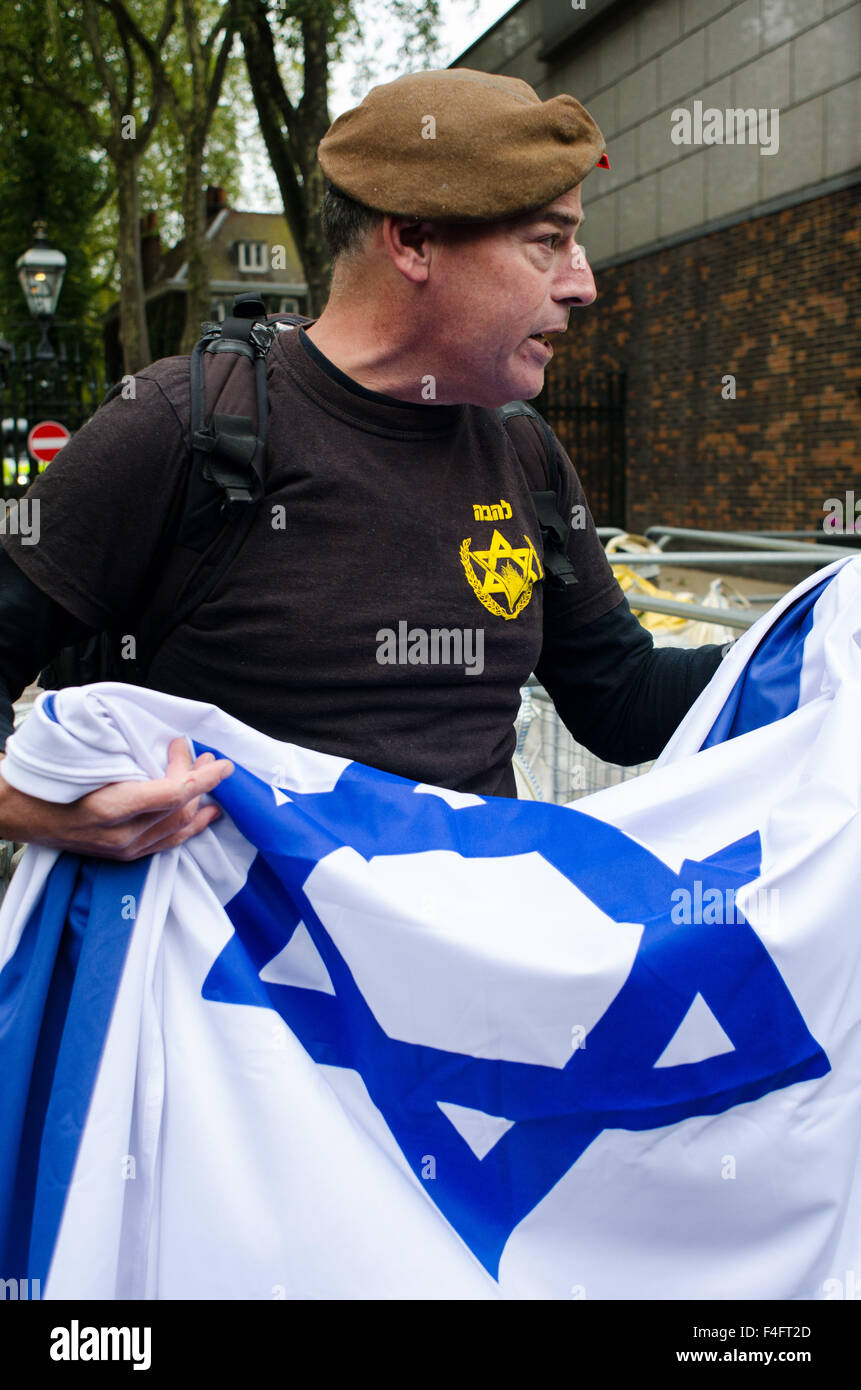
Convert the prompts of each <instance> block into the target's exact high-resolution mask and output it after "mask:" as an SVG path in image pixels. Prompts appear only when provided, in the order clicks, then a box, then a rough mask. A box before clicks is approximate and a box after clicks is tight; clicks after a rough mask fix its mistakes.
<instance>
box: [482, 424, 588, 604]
mask: <svg viewBox="0 0 861 1390" xmlns="http://www.w3.org/2000/svg"><path fill="white" fill-rule="evenodd" d="M496 413H497V415H498V417H499V419H500V420H501V422H502V425H503V428H504V429H505V432H506V434H507V435H508V437H509V439H510V440H511V442H512V444H513V445H514V448H515V451H516V453H517V457H518V458H519V460H520V462H521V465H522V467H523V471H524V473H525V474H526V477H527V479H528V480H529V481H530V482H534V481H536V480H537V479H539V478H540V479H542V480H543V481H544V482H545V484H546V486H545V487H544V488H540V487H538V488H535V489H533V490H532V491H530V494H529V495H530V497H531V498H532V505H533V506H534V508H535V514H536V516H537V517H538V525H539V527H540V529H541V540H542V543H543V546H544V569H545V571H546V573H547V576H548V580H549V582H550V584H552V585H553V587H554V588H566V589H567V588H569V587H570V586H571V585H572V584H576V583H577V576H576V575H575V573H574V567H573V565H572V564H571V561H570V559H569V558H568V552H567V550H566V545H567V541H568V535H569V532H570V527H569V526H567V525H566V523H565V521H564V520H563V519H562V517H561V515H560V513H559V485H560V482H561V473H560V469H559V457H558V454H557V452H556V440H555V437H554V435H553V431H552V430H551V428H550V426H549V425H548V423H547V421H546V420H545V419H544V416H543V415H540V414H539V413H538V411H537V410H535V409H534V407H533V406H531V405H528V404H527V402H526V401H509V402H508V404H507V405H503V406H500V407H499V409H498V410H497V412H496Z"/></svg>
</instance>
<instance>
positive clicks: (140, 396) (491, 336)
mask: <svg viewBox="0 0 861 1390" xmlns="http://www.w3.org/2000/svg"><path fill="white" fill-rule="evenodd" d="M603 149H604V142H603V139H602V137H601V133H600V131H599V130H598V127H597V126H596V125H595V123H594V121H593V120H592V119H591V117H590V116H589V114H588V112H586V111H585V110H584V108H583V107H582V106H581V105H580V104H579V102H577V101H575V99H574V98H573V97H569V96H561V97H555V98H553V99H552V100H550V101H547V102H541V101H540V99H539V98H538V97H537V95H536V94H535V92H533V91H532V89H531V88H530V87H528V86H527V85H526V84H525V83H523V82H519V81H517V80H516V79H512V78H504V77H498V76H493V75H489V74H485V73H478V72H471V71H469V70H467V69H456V70H446V71H443V72H430V73H417V74H412V75H410V76H408V77H404V78H400V79H398V81H396V82H392V83H388V84H385V85H383V86H381V87H377V88H375V89H374V90H373V91H372V92H371V93H370V94H369V95H368V97H366V99H365V101H364V102H363V103H362V104H361V105H360V106H359V107H357V108H356V109H355V110H353V111H350V112H347V113H346V114H345V115H343V116H341V117H339V118H338V120H336V121H335V122H334V124H333V126H332V127H331V129H330V130H329V132H328V133H327V135H326V137H325V138H324V140H323V141H322V142H321V145H320V149H319V157H320V163H321V166H322V168H323V172H324V173H325V175H326V176H327V179H328V180H329V184H330V188H329V191H328V193H327V197H326V202H325V207H324V226H325V228H326V231H327V235H328V237H329V239H330V242H331V245H332V250H333V254H334V273H333V280H332V290H331V296H330V299H329V302H328V303H327V305H326V308H325V310H324V311H323V313H322V314H321V316H320V318H319V319H318V320H316V321H315V322H314V323H313V324H311V325H310V326H309V327H308V328H307V332H306V331H304V330H302V329H301V328H299V329H297V330H295V331H292V332H285V333H282V334H280V335H279V337H278V339H277V341H276V342H275V343H274V344H273V347H272V349H271V350H270V353H269V357H268V360H267V371H268V383H269V396H270V424H269V444H268V461H267V491H266V498H265V499H264V502H263V503H262V504H261V505H260V507H259V509H258V514H257V515H256V517H255V523H254V527H253V529H252V531H251V533H250V535H249V538H248V540H246V542H245V543H244V546H243V549H242V550H241V552H240V554H239V557H238V558H237V559H236V560H235V561H234V563H233V565H232V566H231V568H230V570H229V572H228V573H227V575H226V576H225V578H224V579H223V580H222V581H221V582H220V583H219V585H218V586H217V588H216V591H215V593H214V594H213V595H212V596H211V598H210V599H208V600H207V602H206V603H204V604H203V605H202V606H201V608H200V609H199V610H198V611H196V612H195V613H193V614H192V615H191V616H190V618H189V619H188V620H187V621H185V622H183V623H182V624H180V626H179V627H177V628H176V629H175V631H174V632H173V633H172V634H171V635H170V636H169V637H168V638H167V639H166V640H165V642H164V643H163V644H162V646H161V647H160V649H159V651H158V653H157V655H156V657H155V659H154V661H153V663H152V666H151V668H150V671H149V675H148V683H149V684H150V685H152V686H154V687H155V688H157V689H162V690H165V691H167V692H169V693H172V694H176V695H183V696H188V697H191V698H197V699H204V700H207V701H211V702H212V703H215V704H218V705H220V706H221V707H222V708H223V709H226V710H227V711H228V712H229V713H232V714H235V715H236V716H237V717H238V718H241V719H243V720H244V721H245V722H247V723H249V724H251V725H253V726H255V727H256V728H259V729H262V730H263V731H264V732H266V733H269V734H271V735H272V736H273V737H275V738H278V739H284V740H290V741H292V742H295V743H298V744H301V745H304V746H308V747H315V748H319V749H321V750H323V751H326V752H332V753H336V754H339V755H341V756H344V757H351V758H357V759H359V760H361V761H363V762H366V763H370V764H372V765H375V766H377V767H381V768H384V769H386V770H388V771H392V772H396V773H399V774H401V775H404V776H407V777H411V778H415V779H416V780H419V781H426V782H433V783H437V784H440V785H445V786H450V787H455V788H458V789H460V790H463V791H469V792H476V793H479V794H483V795H513V794H514V782H513V775H512V772H511V753H512V750H513V744H514V734H513V728H512V725H513V720H514V717H515V715H516V712H517V708H518V703H519V695H518V692H519V688H520V686H521V685H522V684H523V682H524V681H525V680H526V678H527V676H528V675H529V673H530V671H532V670H533V669H534V670H535V671H536V672H537V674H538V676H539V678H540V679H541V680H542V681H543V683H544V685H545V686H546V687H547V689H548V690H549V691H550V693H551V694H552V695H553V697H554V700H555V702H556V705H557V709H558V710H559V712H560V714H561V716H562V718H563V719H564V720H565V722H566V724H567V725H568V727H569V728H570V729H571V730H572V732H573V733H574V735H575V737H576V738H578V739H579V740H580V741H581V742H584V743H586V744H587V745H588V746H589V747H590V748H592V749H593V750H594V751H596V752H598V753H599V754H601V755H602V756H605V757H608V758H611V759H612V760H614V761H618V762H637V761H641V760H643V759H645V758H649V757H653V756H655V755H656V754H657V753H658V752H659V751H660V748H661V747H662V746H663V744H664V743H665V742H666V740H667V739H668V737H669V736H670V734H671V733H672V731H673V730H674V729H675V727H676V725H677V724H678V722H679V720H680V719H681V718H682V716H683V715H684V713H685V712H686V711H687V709H688V708H689V707H690V705H691V703H692V702H693V700H694V699H695V698H696V696H697V695H698V694H699V693H700V691H701V690H702V689H703V687H704V686H705V685H706V683H707V682H708V680H709V679H710V677H711V675H712V673H713V672H714V670H715V669H716V666H717V664H718V663H719V661H720V659H721V650H720V649H719V648H717V647H708V648H701V649H699V650H698V651H687V652H683V651H677V650H676V651H672V650H664V651H660V652H657V651H655V650H654V649H653V646H652V642H651V638H650V637H649V636H648V635H647V634H646V633H645V632H644V631H643V629H642V628H641V627H640V626H639V624H638V623H637V622H636V620H635V619H634V618H633V616H632V615H631V613H630V610H629V608H628V605H627V603H626V602H625V600H624V598H623V596H622V593H621V590H620V589H619V587H618V585H617V583H616V581H615V579H614V577H613V575H612V572H611V570H610V568H609V565H608V563H607V561H606V559H605V557H604V554H603V551H602V549H601V547H600V544H599V542H598V539H597V536H596V535H595V531H594V527H593V526H592V523H591V518H589V516H588V512H587V510H586V507H585V499H584V498H583V494H582V490H581V489H580V485H579V482H578V480H577V477H576V474H575V473H574V470H573V468H572V467H571V464H570V461H569V460H568V459H567V457H566V456H565V455H564V452H563V451H562V450H561V446H559V445H558V444H557V443H555V442H554V445H553V447H554V449H557V450H558V462H559V468H560V472H561V477H562V481H561V487H560V490H559V493H558V503H559V510H560V513H561V515H562V516H563V517H565V518H566V519H567V518H570V517H577V518H578V520H580V521H581V522H582V524H581V525H578V526H576V527H575V528H572V529H571V531H570V533H569V536H568V540H567V554H568V557H569V559H570V562H571V565H572V566H573V570H574V576H575V579H576V582H575V583H574V584H571V585H569V586H568V587H566V588H558V589H557V588H555V587H553V586H552V585H551V584H550V583H549V582H548V577H547V575H546V574H545V561H546V556H544V555H543V551H542V545H541V532H540V529H539V526H538V524H537V517H536V514H535V510H534V507H533V504H532V501H531V499H530V495H529V494H530V491H531V490H534V489H539V490H540V489H542V488H546V487H547V477H548V476H549V475H548V474H546V473H545V474H544V476H535V477H532V478H527V476H526V473H525V471H524V465H523V463H522V461H521V460H520V459H519V457H518V455H517V453H516V452H515V450H514V448H513V446H512V444H511V442H510V440H509V439H508V437H507V436H506V434H505V431H504V429H503V427H502V425H501V423H500V421H499V420H498V418H497V417H496V415H495V414H494V413H493V412H494V408H495V407H497V406H500V405H502V404H504V403H505V402H507V401H510V400H512V399H518V398H529V397H532V396H535V395H536V394H537V393H538V392H539V391H540V389H541V386H542V384H543V379H544V370H545V367H546V365H547V363H548V362H549V360H550V358H551V357H552V347H551V345H550V342H549V338H550V336H551V335H554V334H557V333H561V332H563V331H564V330H565V329H566V327H567V324H568V316H569V311H570V310H571V309H572V308H575V309H582V308H585V307H587V306H588V305H589V304H591V303H592V302H593V300H594V299H595V296H596V290H595V283H594V280H593V277H592V272H591V270H590V269H589V266H588V262H587V260H586V257H585V253H583V252H582V250H581V249H580V248H579V247H578V245H577V242H576V235H577V231H578V228H579V226H580V224H581V222H582V220H583V214H582V205H581V193H580V184H581V182H582V180H583V179H584V178H585V176H586V175H587V174H588V173H589V172H590V171H591V170H592V169H593V168H594V167H595V166H596V164H598V163H599V162H606V161H605V159H604V156H603ZM188 400H189V388H188V359H184V358H171V359H166V360H164V361H162V362H159V363H156V364H154V365H153V366H152V367H150V368H147V369H146V370H145V371H144V372H142V373H140V374H139V375H138V378H137V379H136V392H135V399H134V400H124V399H121V398H117V399H115V400H113V401H111V402H109V403H108V404H107V405H105V406H104V407H103V408H102V409H100V410H99V411H98V412H97V413H96V415H95V417H94V418H93V420H92V421H91V422H90V423H89V424H88V425H87V426H85V428H84V429H83V430H81V431H80V432H79V433H78V435H77V436H76V437H75V439H74V440H73V441H72V442H71V443H70V444H68V445H67V446H66V448H65V449H64V451H63V453H62V454H61V455H60V457H59V458H58V459H57V461H55V462H54V463H53V464H52V466H51V468H50V469H49V470H48V471H47V472H46V473H45V474H44V475H43V476H42V477H41V478H40V479H39V480H38V481H37V482H36V483H35V484H34V486H33V488H32V489H31V495H32V496H33V497H34V498H36V497H38V498H39V500H40V505H41V533H42V534H41V539H40V542H39V544H38V545H35V546H31V547H29V548H28V547H26V546H25V545H23V544H21V543H19V539H18V538H16V537H13V536H7V537H5V538H4V547H5V550H6V552H7V555H6V556H2V569H0V581H2V590H0V677H2V678H3V679H4V680H5V682H6V685H7V687H8V689H9V694H10V697H11V696H12V694H13V692H14V691H16V690H19V689H21V688H22V687H23V685H25V684H26V683H27V681H28V680H30V679H32V678H33V676H34V674H35V672H36V671H37V670H38V669H39V667H40V665H41V664H42V663H43V662H44V661H45V660H46V659H47V658H48V657H49V656H50V655H51V653H52V652H53V651H54V650H55V649H56V648H57V647H58V646H60V645H62V644H63V643H65V642H68V641H70V640H73V639H74V638H75V637H77V636H78V635H80V634H81V633H84V632H88V631H93V630H98V629H100V628H101V627H104V626H106V625H107V624H109V623H111V622H115V621H117V620H118V619H121V618H122V616H123V614H124V613H127V612H133V611H135V603H136V601H137V602H139V601H140V591H141V588H142V586H143V585H144V584H145V581H146V576H147V574H148V573H150V572H151V570H150V567H151V563H152V556H153V555H154V554H156V553H157V551H158V545H159V539H160V537H161V536H162V535H163V533H164V530H165V527H166V525H167V521H168V517H169V514H170V508H171V502H172V499H173V498H175V497H176V495H177V491H178V479H179V478H180V477H181V476H182V469H183V466H184V464H185V459H186V452H187V434H188ZM542 471H543V470H542V468H541V466H539V473H541V472H542ZM441 631H445V633H446V634H447V638H448V642H449V649H448V652H447V654H446V656H444V657H443V658H442V659H437V660H436V661H434V658H433V650H434V649H433V646H432V644H433V641H434V634H435V633H436V634H437V641H438V640H439V639H438V635H439V633H440V632H441ZM395 634H398V635H397V637H396V636H395ZM455 636H457V637H459V639H460V645H459V647H458V648H457V650H454V658H455V659H453V658H452V650H453V649H452V647H451V643H452V640H453V637H455ZM404 637H405V638H406V641H405V640H403V639H404ZM458 651H459V653H460V656H459V658H458ZM479 652H480V654H481V660H480V663H479V661H478V654H479ZM436 654H437V658H439V657H440V651H439V648H438V647H437V649H436ZM1 766H2V764H0V767H1ZM231 771H232V768H231V765H230V764H229V763H226V762H224V761H219V762H215V761H213V760H212V759H211V758H209V757H204V758H202V759H198V760H197V762H196V763H195V764H194V766H192V765H191V762H190V758H189V755H188V753H187V751H186V749H185V745H184V743H182V741H179V740H177V741H176V742H175V743H174V744H173V745H172V748H171V754H170V760H169V763H168V768H167V775H166V777H165V778H164V779H161V780H158V781H153V782H150V783H145V784H125V785H113V786H107V787H105V788H103V789H101V790H100V791H98V792H94V793H92V794H91V795H90V796H87V797H83V798H81V800H80V801H79V802H75V803H72V804H71V805H70V806H62V807H58V806H53V805H49V804H48V803H44V802H38V801H35V800H34V799H33V798H30V797H27V796H24V795H23V794H21V793H19V792H17V791H15V790H13V789H12V788H11V787H9V786H8V785H6V784H5V783H4V782H3V781H2V778H0V834H2V835H4V836H6V837H7V838H9V839H15V840H27V841H29V842H35V843H40V844H46V845H53V846H57V847H59V848H68V849H74V850H77V851H79V852H84V853H94V854H100V855H106V856H108V857H114V858H119V859H132V858H137V857H140V856H141V855H144V854H148V853H152V852H155V851H157V850H160V849H166V848H171V847H173V846H175V845H177V844H181V843H182V842H183V841H184V840H186V839H188V838H189V837H190V836H191V835H194V834H196V833H198V832H199V831H200V830H201V829H203V828H204V826H206V825H207V824H209V823H210V821H211V820H212V819H214V817H215V816H216V815H217V814H218V811H217V809H216V808H215V807H213V806H211V805H201V797H202V796H203V795H205V794H206V793H207V792H209V791H211V790H212V789H213V788H214V787H215V786H216V785H217V783H218V782H219V781H220V780H221V778H222V777H224V776H227V775H229V774H230V772H231Z"/></svg>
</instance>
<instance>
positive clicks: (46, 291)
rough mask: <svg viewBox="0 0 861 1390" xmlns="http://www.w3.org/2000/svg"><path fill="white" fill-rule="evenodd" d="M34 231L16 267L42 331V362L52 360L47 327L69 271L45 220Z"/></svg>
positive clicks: (40, 354)
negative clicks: (51, 241) (51, 242)
mask: <svg viewBox="0 0 861 1390" xmlns="http://www.w3.org/2000/svg"><path fill="white" fill-rule="evenodd" d="M33 231H34V232H35V241H34V243H33V245H32V246H31V247H30V250H29V251H25V252H24V254H23V256H19V257H18V259H17V261H16V262H15V269H16V270H17V271H18V279H19V280H20V282H21V288H22V290H23V291H24V298H25V299H26V300H27V308H28V309H29V310H30V313H31V314H32V315H33V317H34V318H35V320H36V322H37V323H38V325H39V328H40V330H41V334H42V336H41V339H40V342H39V346H38V348H37V349H36V357H37V359H39V360H42V361H53V360H54V349H53V348H52V347H51V344H50V341H49V339H48V329H49V328H50V326H51V320H52V318H53V315H54V310H55V309H56V307H57V300H58V299H59V298H60V289H61V288H62V284H63V276H64V275H65V273H66V257H65V256H64V255H63V253H62V251H57V250H55V248H54V247H53V246H49V245H48V240H47V237H46V236H45V223H44V222H43V221H42V219H41V218H40V219H39V221H38V222H34V223H33Z"/></svg>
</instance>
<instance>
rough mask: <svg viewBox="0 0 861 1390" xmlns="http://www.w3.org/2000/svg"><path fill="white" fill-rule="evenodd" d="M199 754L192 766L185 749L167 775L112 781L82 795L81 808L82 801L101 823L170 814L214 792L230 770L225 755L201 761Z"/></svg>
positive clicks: (230, 763) (231, 769)
mask: <svg viewBox="0 0 861 1390" xmlns="http://www.w3.org/2000/svg"><path fill="white" fill-rule="evenodd" d="M203 756H205V755H202V757H203ZM202 757H201V758H200V759H198V760H197V762H196V764H195V766H194V767H193V768H192V767H191V759H190V757H189V754H188V750H187V749H186V750H185V753H184V761H183V758H180V756H179V755H176V756H175V758H174V763H173V770H172V772H170V773H169V774H168V775H167V776H165V777H157V778H154V779H153V780H152V781H149V782H113V783H111V784H109V785H108V786H106V787H100V788H99V790H98V791H95V792H91V793H90V794H89V796H86V797H82V798H81V804H82V807H83V806H84V803H86V810H87V811H88V812H89V813H90V814H91V815H92V817H93V819H94V820H95V821H96V822H97V823H100V824H103V825H118V824H121V823H122V822H123V821H128V820H132V819H134V818H135V817H137V816H142V815H150V816H153V817H154V818H155V819H159V818H160V817H164V816H168V815H172V814H173V813H174V812H176V811H178V810H180V809H181V808H182V807H183V806H185V805H186V804H187V803H188V802H190V801H194V800H195V799H197V798H200V797H201V796H205V795H206V794H207V793H208V792H211V791H214V790H215V788H216V787H217V786H218V784H219V782H222V781H223V780H224V778H225V777H229V776H230V775H231V773H232V772H233V770H234V769H233V763H232V762H230V761H229V759H227V758H217V759H212V760H211V761H209V762H203V761H202ZM168 766H169V767H170V761H169V763H168ZM189 769H190V770H189Z"/></svg>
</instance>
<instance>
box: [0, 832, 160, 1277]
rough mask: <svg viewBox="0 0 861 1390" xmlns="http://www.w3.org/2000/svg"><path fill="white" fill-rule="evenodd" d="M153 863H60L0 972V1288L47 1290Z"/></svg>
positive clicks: (73, 859) (70, 858) (65, 859)
mask: <svg viewBox="0 0 861 1390" xmlns="http://www.w3.org/2000/svg"><path fill="white" fill-rule="evenodd" d="M149 863H150V861H149V858H146V859H141V860H136V861H135V862H134V863H131V864H115V863H109V862H107V861H102V860H94V859H89V858H87V859H80V858H78V857H77V856H74V855H65V854H64V855H62V856H61V857H60V859H59V860H58V861H57V863H56V864H55V865H54V867H53V868H52V870H51V873H50V875H49V877H48V881H47V883H46V885H45V888H44V890H43V893H42V895H41V897H40V899H39V902H38V904H37V905H36V907H35V909H34V910H33V912H32V913H31V916H30V919H29V921H28V922H27V924H26V926H25V928H24V931H23V933H22V936H21V940H20V942H19V945H18V949H17V950H16V952H15V954H14V955H13V956H12V958H11V959H10V960H9V961H8V962H7V964H6V966H5V967H4V969H3V971H2V972H0V1075H2V1076H3V1078H4V1086H3V1090H2V1094H0V1133H2V1134H3V1145H2V1148H0V1202H3V1204H2V1205H0V1257H2V1260H3V1270H2V1277H4V1278H19V1279H21V1278H25V1277H26V1278H29V1279H31V1280H33V1279H39V1280H40V1281H41V1283H42V1285H43V1286H44V1283H45V1280H46V1278H47V1274H48V1270H49V1267H50V1263H51V1258H52V1255H53V1250H54V1244H55V1242H56V1238H57V1232H58V1230H59V1226H60V1221H61V1218H62V1214H63V1207H64V1205H65V1201H66V1195H67V1193H68V1189H69V1185H70V1183H71V1180H72V1174H73V1171H74V1166H75V1161H76V1159H77V1155H78V1148H79V1145H80V1140H81V1135H82V1133H83V1129H84V1125H85V1122H86V1117H87V1112H88V1110H89V1106H90V1100H91V1098H92V1093H93V1087H94V1085H95V1080H96V1076H97V1074H98V1068H99V1062H100V1060H101V1055H102V1049H103V1046H104V1041H105V1037H106V1034H107V1029H108V1025H109V1023H110V1018H111V1013H112V1011H113V1005H114V999H115V997H116V991H117V986H118V984H119V980H120V976H121V974H122V968H123V963H124V961H125V955H126V949H127V946H128V942H129V938H130V935H131V930H130V929H131V926H132V925H133V921H132V920H131V919H129V918H127V917H123V915H122V912H123V904H124V900H127V895H129V894H131V895H133V897H134V899H135V901H137V900H138V899H139V897H140V892H141V889H142V887H143V883H144V879H145V878H146V874H147V871H148V869H149ZM3 1199H5V1201H3Z"/></svg>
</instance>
